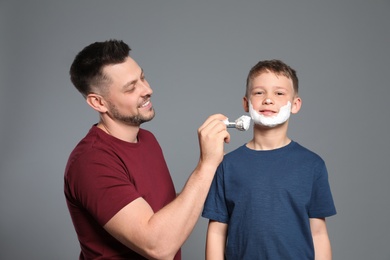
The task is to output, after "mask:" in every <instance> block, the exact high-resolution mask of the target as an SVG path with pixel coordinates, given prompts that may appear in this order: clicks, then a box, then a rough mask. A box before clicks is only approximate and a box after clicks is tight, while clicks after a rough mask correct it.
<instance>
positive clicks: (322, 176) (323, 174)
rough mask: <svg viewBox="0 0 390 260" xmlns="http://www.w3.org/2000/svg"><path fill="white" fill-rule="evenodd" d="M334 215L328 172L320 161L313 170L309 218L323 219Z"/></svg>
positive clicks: (334, 209)
mask: <svg viewBox="0 0 390 260" xmlns="http://www.w3.org/2000/svg"><path fill="white" fill-rule="evenodd" d="M335 214H336V208H335V205H334V201H333V197H332V193H331V189H330V186H329V181H328V171H327V169H326V166H325V163H324V162H323V161H321V163H320V164H319V165H318V166H317V167H316V169H315V175H314V183H313V190H312V196H311V201H310V208H309V217H310V218H324V217H329V216H332V215H335Z"/></svg>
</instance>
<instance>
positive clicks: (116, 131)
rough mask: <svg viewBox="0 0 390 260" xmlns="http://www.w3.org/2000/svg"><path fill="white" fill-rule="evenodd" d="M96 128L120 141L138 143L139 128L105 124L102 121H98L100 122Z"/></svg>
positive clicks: (110, 123) (115, 123)
mask: <svg viewBox="0 0 390 260" xmlns="http://www.w3.org/2000/svg"><path fill="white" fill-rule="evenodd" d="M97 127H98V128H100V129H102V130H103V131H104V132H106V133H107V134H109V135H111V136H113V137H115V138H118V139H120V140H122V141H125V142H129V143H137V142H138V132H139V126H130V125H126V124H121V123H117V122H114V121H110V122H107V121H104V120H100V122H99V123H98V124H97Z"/></svg>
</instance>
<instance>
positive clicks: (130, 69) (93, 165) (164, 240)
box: [64, 40, 230, 259]
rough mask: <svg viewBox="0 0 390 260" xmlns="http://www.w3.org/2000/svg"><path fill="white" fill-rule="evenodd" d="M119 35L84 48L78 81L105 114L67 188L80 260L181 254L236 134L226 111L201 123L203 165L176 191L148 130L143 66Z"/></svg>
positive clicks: (78, 155) (69, 169) (75, 69)
mask: <svg viewBox="0 0 390 260" xmlns="http://www.w3.org/2000/svg"><path fill="white" fill-rule="evenodd" d="M129 52H130V48H129V46H128V45H127V44H126V43H124V42H122V41H117V40H110V41H106V42H96V43H93V44H91V45H89V46H87V47H85V48H84V49H83V50H82V51H81V52H80V53H79V54H78V55H77V56H76V58H75V60H74V61H73V64H72V66H71V69H70V75H71V80H72V83H73V84H74V85H75V87H76V88H77V89H78V90H79V91H80V92H81V94H82V95H83V96H84V97H85V99H86V101H87V103H88V105H89V106H91V107H92V108H93V109H94V110H96V111H97V112H98V113H99V115H100V121H99V123H98V124H96V125H94V126H92V128H91V129H90V131H89V132H88V134H87V135H86V136H85V137H84V138H83V139H82V140H81V141H80V143H79V144H78V145H77V146H76V148H75V149H74V150H73V152H72V153H71V155H70V157H69V161H68V164H67V166H66V169H65V185H64V192H65V197H66V201H67V205H68V208H69V211H70V215H71V217H72V221H73V224H74V227H75V230H76V233H77V235H78V239H79V242H80V246H81V253H80V259H146V258H150V259H181V256H180V247H181V245H182V244H183V243H184V242H185V240H186V239H187V238H188V236H189V235H190V233H191V231H192V229H193V228H194V226H195V224H196V222H197V220H198V218H199V215H200V212H201V210H202V207H203V203H204V201H205V198H206V196H207V193H208V190H209V187H210V185H211V182H212V179H213V176H214V173H215V171H216V168H217V167H218V165H219V163H220V162H221V161H222V158H223V144H224V142H229V140H230V135H229V133H228V132H227V129H226V126H225V124H224V123H223V122H222V121H223V120H225V119H226V117H225V116H223V115H220V114H217V115H212V116H210V117H209V118H208V119H207V120H206V121H205V122H204V124H203V125H202V126H201V127H200V128H199V129H198V138H199V145H200V158H199V163H198V165H197V167H196V168H195V170H194V171H193V172H192V174H191V175H190V177H189V179H188V181H187V183H186V185H185V187H184V188H183V190H182V192H181V193H180V194H179V195H178V196H177V197H176V192H175V189H174V186H173V182H172V179H171V177H170V174H169V171H168V168H167V165H166V162H165V160H164V157H163V154H162V150H161V148H160V146H159V144H158V142H157V140H156V139H155V137H154V136H153V134H152V133H151V132H149V131H147V130H144V129H142V128H140V125H141V124H142V123H144V122H147V121H150V120H151V119H152V118H153V117H154V109H153V106H152V102H151V96H152V93H153V91H152V89H151V88H150V86H149V84H148V82H147V80H146V78H145V75H144V71H143V70H142V68H140V66H139V65H138V64H137V63H136V61H134V60H133V59H132V58H131V57H130V56H129Z"/></svg>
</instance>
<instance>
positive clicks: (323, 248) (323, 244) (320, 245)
mask: <svg viewBox="0 0 390 260" xmlns="http://www.w3.org/2000/svg"><path fill="white" fill-rule="evenodd" d="M310 228H311V234H312V237H313V243H314V253H315V259H316V260H331V259H332V249H331V245H330V240H329V236H328V231H327V228H326V222H325V219H324V218H311V219H310Z"/></svg>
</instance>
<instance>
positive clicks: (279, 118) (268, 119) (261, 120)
mask: <svg viewBox="0 0 390 260" xmlns="http://www.w3.org/2000/svg"><path fill="white" fill-rule="evenodd" d="M249 114H250V115H251V118H252V120H253V122H254V123H255V124H258V125H263V126H268V127H275V126H277V125H280V124H283V123H284V122H286V121H287V120H288V119H289V117H290V114H291V102H290V101H288V102H287V104H286V105H285V106H282V107H281V108H280V109H279V113H278V114H277V115H276V116H264V115H262V114H259V113H258V112H257V111H255V110H254V109H253V106H252V103H251V102H250V101H249Z"/></svg>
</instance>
